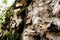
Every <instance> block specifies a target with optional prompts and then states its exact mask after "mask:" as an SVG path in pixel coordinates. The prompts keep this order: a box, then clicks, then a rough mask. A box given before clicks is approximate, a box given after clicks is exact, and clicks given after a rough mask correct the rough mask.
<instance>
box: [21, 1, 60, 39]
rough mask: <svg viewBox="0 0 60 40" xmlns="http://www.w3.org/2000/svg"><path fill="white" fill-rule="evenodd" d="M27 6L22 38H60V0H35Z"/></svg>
mask: <svg viewBox="0 0 60 40" xmlns="http://www.w3.org/2000/svg"><path fill="white" fill-rule="evenodd" d="M27 8H28V13H27V17H26V26H25V29H24V31H23V33H22V40H60V36H59V35H60V16H59V15H60V14H59V13H60V12H59V11H60V0H33V1H32V2H31V4H30V5H29V6H28V7H27ZM38 35H39V36H38Z"/></svg>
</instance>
